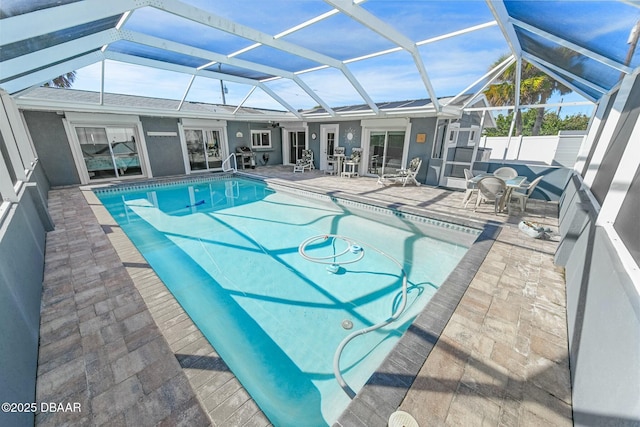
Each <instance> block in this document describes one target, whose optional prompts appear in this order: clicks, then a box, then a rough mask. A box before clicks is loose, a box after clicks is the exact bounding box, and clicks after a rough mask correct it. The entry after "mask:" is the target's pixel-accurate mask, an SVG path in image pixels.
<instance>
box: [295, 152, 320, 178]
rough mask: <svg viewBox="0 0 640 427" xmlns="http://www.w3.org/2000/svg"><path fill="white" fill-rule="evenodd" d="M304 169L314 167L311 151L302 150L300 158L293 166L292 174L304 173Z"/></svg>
mask: <svg viewBox="0 0 640 427" xmlns="http://www.w3.org/2000/svg"><path fill="white" fill-rule="evenodd" d="M305 169H308V170H311V169H315V166H314V165H313V151H311V150H302V157H300V158H299V159H298V160H297V161H296V164H295V165H293V173H296V172H302V173H304V170H305Z"/></svg>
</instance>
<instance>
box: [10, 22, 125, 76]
mask: <svg viewBox="0 0 640 427" xmlns="http://www.w3.org/2000/svg"><path fill="white" fill-rule="evenodd" d="M118 37H119V36H118V33H117V30H116V29H110V30H105V31H101V32H99V33H95V34H91V35H88V36H85V37H82V38H78V39H75V40H71V41H68V42H66V43H61V44H59V45H56V46H52V47H49V48H46V49H41V50H38V51H35V52H31V53H28V54H26V55H21V56H18V57H16V58H13V59H9V60H7V61H3V62H2V67H0V80H6V79H10V78H11V77H13V76H17V75H20V74H23V73H25V72H29V71H31V70H37V69H39V68H45V67H47V66H49V65H50V64H52V63H56V62H60V59H61V58H71V57H74V56H76V55H80V54H83V53H85V52H89V51H92V50H96V49H98V48H99V47H100V46H102V45H105V44H107V43H111V42H113V41H116V40H117V39H118Z"/></svg>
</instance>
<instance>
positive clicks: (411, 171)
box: [378, 157, 422, 187]
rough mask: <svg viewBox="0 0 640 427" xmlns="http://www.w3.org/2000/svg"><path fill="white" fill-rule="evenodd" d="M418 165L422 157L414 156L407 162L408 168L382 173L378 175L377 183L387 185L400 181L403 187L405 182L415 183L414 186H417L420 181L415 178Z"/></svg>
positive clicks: (420, 163)
mask: <svg viewBox="0 0 640 427" xmlns="http://www.w3.org/2000/svg"><path fill="white" fill-rule="evenodd" d="M420 166H422V159H421V158H420V157H414V158H413V159H411V161H410V162H409V167H408V168H406V169H397V170H396V172H395V173H390V174H383V175H382V176H380V177H378V184H382V185H387V184H393V183H395V184H399V183H402V186H403V187H404V186H405V185H407V184H415V185H416V186H419V185H420V183H419V182H418V180H417V179H416V175H418V171H420Z"/></svg>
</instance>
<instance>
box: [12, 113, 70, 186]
mask: <svg viewBox="0 0 640 427" xmlns="http://www.w3.org/2000/svg"><path fill="white" fill-rule="evenodd" d="M23 114H24V118H25V121H26V123H27V128H28V129H29V134H30V135H31V139H32V140H33V144H34V145H35V147H36V152H37V153H38V159H39V160H40V163H41V164H42V168H43V169H44V173H45V174H46V175H47V178H48V179H49V182H50V183H51V185H52V186H62V185H76V184H80V176H79V175H78V171H77V170H76V165H75V163H74V161H73V155H72V154H71V147H70V146H69V141H68V139H67V134H66V132H65V130H64V126H63V124H62V118H63V117H62V116H60V115H58V114H56V113H54V112H47V111H24V112H23Z"/></svg>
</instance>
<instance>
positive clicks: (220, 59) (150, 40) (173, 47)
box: [120, 30, 335, 116]
mask: <svg viewBox="0 0 640 427" xmlns="http://www.w3.org/2000/svg"><path fill="white" fill-rule="evenodd" d="M120 35H121V38H122V39H123V40H127V41H130V42H134V43H139V44H143V45H145V46H150V47H155V48H157V49H163V50H167V51H169V52H174V53H178V54H182V55H188V56H193V57H197V58H203V59H207V60H209V61H211V62H216V63H221V64H229V65H233V66H235V67H239V68H244V69H247V70H253V71H258V72H262V73H265V74H272V75H276V76H278V77H282V78H286V79H289V80H292V81H294V82H295V83H296V84H297V85H298V86H300V88H301V89H302V90H303V91H305V92H306V93H307V94H308V95H309V96H310V97H311V98H312V99H314V100H315V101H316V102H317V103H318V104H320V105H321V106H322V107H323V108H324V109H326V110H327V112H328V113H329V114H330V115H331V116H334V115H335V112H334V111H333V109H332V108H331V107H330V106H329V105H328V104H327V103H326V102H324V100H323V99H322V98H320V97H319V96H318V94H316V93H315V92H314V91H313V90H312V89H311V88H310V87H309V86H307V84H306V83H304V82H303V81H302V80H301V79H300V78H299V77H298V76H296V75H295V74H294V73H292V72H290V71H286V70H282V69H279V68H275V67H270V66H267V65H262V64H258V63H255V62H251V61H245V60H243V59H238V58H233V57H231V58H230V57H228V56H227V55H222V54H219V53H215V52H212V51H209V50H205V49H200V48H197V47H193V46H188V45H185V44H182V43H177V42H173V41H170V40H166V39H161V38H158V37H154V36H149V35H146V34H142V33H138V32H135V31H130V30H120ZM203 65H204V64H203ZM198 71H200V70H195V69H194V70H193V73H194V74H197V73H198ZM222 75H224V76H226V75H227V74H222ZM223 80H229V81H231V80H230V79H228V78H224V79H223ZM256 82H257V81H256ZM255 84H256V83H254V85H255ZM278 102H279V101H278Z"/></svg>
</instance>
